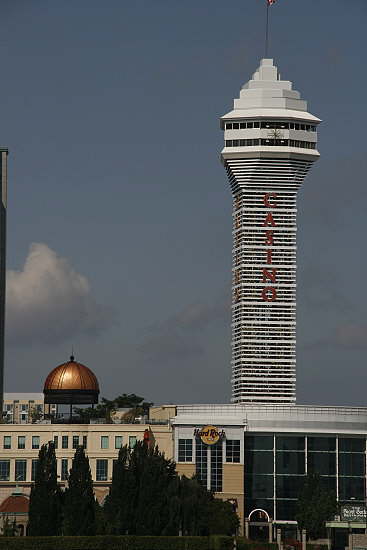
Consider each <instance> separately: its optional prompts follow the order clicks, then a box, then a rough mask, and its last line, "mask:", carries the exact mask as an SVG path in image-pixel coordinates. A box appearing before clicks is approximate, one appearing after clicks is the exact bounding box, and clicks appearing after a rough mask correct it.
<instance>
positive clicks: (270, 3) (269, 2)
mask: <svg viewBox="0 0 367 550" xmlns="http://www.w3.org/2000/svg"><path fill="white" fill-rule="evenodd" d="M267 2H268V6H272V5H273V4H275V0H267Z"/></svg>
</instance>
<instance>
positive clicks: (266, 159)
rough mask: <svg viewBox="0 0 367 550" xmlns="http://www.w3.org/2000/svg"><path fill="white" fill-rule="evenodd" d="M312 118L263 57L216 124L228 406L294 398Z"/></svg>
mask: <svg viewBox="0 0 367 550" xmlns="http://www.w3.org/2000/svg"><path fill="white" fill-rule="evenodd" d="M319 122H320V119H318V118H316V117H315V116H313V115H311V114H310V113H308V112H307V102H306V101H304V100H302V99H301V97H300V94H299V92H297V91H295V90H293V89H292V83H291V82H289V81H285V80H281V79H280V75H279V73H278V70H277V68H276V67H275V66H274V65H273V60H272V59H262V60H261V63H260V67H259V68H258V69H257V71H256V72H255V73H254V75H253V76H252V79H251V80H249V82H247V84H245V85H244V86H243V88H242V89H241V92H240V97H239V99H235V100H234V109H233V110H232V111H230V112H229V113H228V114H226V115H224V116H223V117H222V118H221V126H222V128H223V130H224V139H225V146H224V149H223V150H222V153H221V157H222V162H223V164H224V166H225V168H226V171H227V174H228V179H229V183H230V186H231V189H232V194H233V282H232V401H233V402H237V403H243V402H254V403H294V402H295V400H296V268H297V265H296V251H297V246H296V233H297V192H298V189H299V187H300V185H301V183H302V182H303V179H304V177H305V176H306V174H307V172H308V170H309V169H310V167H311V165H312V163H313V162H314V161H315V160H317V158H318V157H319V153H318V151H317V149H316V146H317V145H316V142H317V134H316V128H317V125H318V123H319Z"/></svg>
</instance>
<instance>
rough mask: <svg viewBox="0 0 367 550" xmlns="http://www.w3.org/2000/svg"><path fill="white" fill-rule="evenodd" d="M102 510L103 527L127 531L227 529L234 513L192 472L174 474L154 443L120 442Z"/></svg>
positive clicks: (206, 532) (229, 531)
mask: <svg viewBox="0 0 367 550" xmlns="http://www.w3.org/2000/svg"><path fill="white" fill-rule="evenodd" d="M104 511H105V515H106V519H107V523H108V532H109V533H112V534H115V535H118V534H127V533H128V534H131V535H153V536H154V535H156V536H158V535H178V534H184V535H209V534H214V533H215V534H233V533H234V532H235V530H236V528H237V527H238V517H237V515H236V514H235V513H234V512H233V509H232V507H231V505H230V504H229V503H226V502H222V501H218V500H216V499H215V498H214V496H213V494H212V493H211V492H210V491H207V490H206V488H205V487H203V486H202V485H201V484H200V483H199V481H198V480H197V479H196V478H192V479H188V478H186V477H185V476H183V477H182V478H180V477H179V476H178V474H177V472H176V465H175V463H174V462H173V461H172V460H169V459H167V458H165V456H164V454H163V453H161V452H160V451H159V449H158V447H150V446H149V445H148V443H147V442H138V443H137V444H136V445H135V447H134V449H132V450H131V449H128V447H126V446H125V447H123V448H122V449H120V452H119V457H118V460H117V462H116V463H115V465H114V469H113V477H112V485H111V489H110V494H109V496H108V497H107V499H106V501H105V506H104Z"/></svg>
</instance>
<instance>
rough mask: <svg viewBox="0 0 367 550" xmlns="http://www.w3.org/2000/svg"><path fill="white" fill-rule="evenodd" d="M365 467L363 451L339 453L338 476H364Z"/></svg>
mask: <svg viewBox="0 0 367 550" xmlns="http://www.w3.org/2000/svg"><path fill="white" fill-rule="evenodd" d="M365 469H366V462H365V455H364V453H340V454H339V475H340V476H361V477H362V476H364V475H365Z"/></svg>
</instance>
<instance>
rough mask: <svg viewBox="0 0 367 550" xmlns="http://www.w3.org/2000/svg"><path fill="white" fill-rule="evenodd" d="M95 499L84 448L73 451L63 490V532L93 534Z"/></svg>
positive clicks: (94, 529) (94, 531)
mask: <svg viewBox="0 0 367 550" xmlns="http://www.w3.org/2000/svg"><path fill="white" fill-rule="evenodd" d="M95 519H96V518H95V499H94V493H93V481H92V475H91V471H90V467H89V460H88V457H87V456H86V455H85V452H84V448H83V447H78V448H77V449H76V451H75V455H74V458H73V463H72V467H71V470H70V474H69V478H68V488H67V489H66V491H65V501H64V521H63V534H64V535H69V536H73V535H74V536H76V535H79V536H81V535H95V533H96V522H95Z"/></svg>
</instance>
